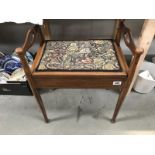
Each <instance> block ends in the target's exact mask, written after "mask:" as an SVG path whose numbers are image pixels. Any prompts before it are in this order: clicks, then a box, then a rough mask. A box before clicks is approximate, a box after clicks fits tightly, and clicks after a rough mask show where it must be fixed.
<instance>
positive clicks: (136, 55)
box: [111, 20, 144, 123]
mask: <svg viewBox="0 0 155 155" xmlns="http://www.w3.org/2000/svg"><path fill="white" fill-rule="evenodd" d="M122 35H123V38H124V42H125V44H126V46H127V47H128V48H129V49H130V50H131V52H132V54H133V58H132V60H131V62H130V66H129V70H128V72H127V73H128V78H127V80H126V82H125V83H124V84H123V86H122V88H121V92H120V95H119V98H118V101H117V104H116V107H115V111H114V114H113V117H112V120H111V121H112V122H113V123H114V122H115V120H116V117H117V115H118V113H119V110H120V108H121V106H122V104H123V102H124V100H125V97H126V95H127V93H128V90H129V88H130V85H131V82H132V80H133V78H134V76H135V71H136V68H137V65H138V63H139V60H140V57H141V55H142V54H143V51H144V50H143V49H138V48H136V46H135V44H134V41H133V39H132V35H131V32H130V29H129V28H127V27H126V26H125V25H124V20H120V23H119V28H118V33H117V35H116V38H115V40H116V43H117V45H118V46H120V40H121V36H122Z"/></svg>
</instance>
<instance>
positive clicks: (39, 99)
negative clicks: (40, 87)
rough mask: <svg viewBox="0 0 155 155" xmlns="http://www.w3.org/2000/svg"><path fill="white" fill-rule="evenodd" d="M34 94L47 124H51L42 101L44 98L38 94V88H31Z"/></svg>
mask: <svg viewBox="0 0 155 155" xmlns="http://www.w3.org/2000/svg"><path fill="white" fill-rule="evenodd" d="M31 90H32V92H33V95H34V96H35V98H36V100H37V103H38V105H39V107H40V110H41V112H42V114H43V116H44V120H45V122H46V123H48V122H49V119H48V117H47V114H46V110H45V107H44V104H43V101H42V98H41V96H40V94H39V93H38V91H37V89H36V88H31Z"/></svg>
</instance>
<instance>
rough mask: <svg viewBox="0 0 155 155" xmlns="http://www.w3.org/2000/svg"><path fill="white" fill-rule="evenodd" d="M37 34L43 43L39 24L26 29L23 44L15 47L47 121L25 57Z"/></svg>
mask: <svg viewBox="0 0 155 155" xmlns="http://www.w3.org/2000/svg"><path fill="white" fill-rule="evenodd" d="M38 34H39V37H40V45H42V44H43V43H44V38H43V35H42V33H41V29H40V27H39V25H36V26H34V27H33V28H32V29H30V30H28V32H27V34H26V39H25V42H24V45H23V46H22V47H19V48H16V53H17V54H18V56H19V58H20V60H21V63H22V65H23V69H24V72H25V75H26V77H27V81H28V83H29V85H30V88H31V90H32V93H33V95H34V96H35V98H36V100H37V103H38V105H39V108H40V110H41V112H42V114H43V116H44V120H45V122H49V120H48V118H47V114H46V111H45V107H44V104H43V101H42V98H41V96H40V94H39V93H38V91H37V89H36V84H35V83H34V81H33V78H32V72H31V69H30V67H29V65H28V62H27V60H26V59H25V53H26V51H27V50H28V49H29V48H30V47H32V45H33V44H34V42H35V40H36V39H37V37H38Z"/></svg>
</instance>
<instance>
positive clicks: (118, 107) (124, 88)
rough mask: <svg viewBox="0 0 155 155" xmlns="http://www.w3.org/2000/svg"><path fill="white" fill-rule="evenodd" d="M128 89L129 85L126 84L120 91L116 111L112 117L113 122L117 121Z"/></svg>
mask: <svg viewBox="0 0 155 155" xmlns="http://www.w3.org/2000/svg"><path fill="white" fill-rule="evenodd" d="M128 89H129V86H126V85H124V86H123V87H122V89H121V92H120V95H119V98H118V101H117V104H116V107H115V111H114V114H113V117H112V119H111V122H112V123H115V121H116V117H117V115H118V113H119V111H120V108H121V105H122V104H123V102H124V99H125V97H126V95H127V93H128Z"/></svg>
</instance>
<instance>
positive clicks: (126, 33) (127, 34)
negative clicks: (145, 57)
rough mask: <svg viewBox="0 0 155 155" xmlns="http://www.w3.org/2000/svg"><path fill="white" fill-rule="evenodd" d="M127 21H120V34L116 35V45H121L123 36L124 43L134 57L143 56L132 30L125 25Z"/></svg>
mask: <svg viewBox="0 0 155 155" xmlns="http://www.w3.org/2000/svg"><path fill="white" fill-rule="evenodd" d="M124 21H125V20H119V27H118V32H117V35H116V43H117V44H118V45H120V40H121V36H122V35H123V39H124V42H125V44H126V46H127V47H128V48H129V49H130V50H131V52H132V54H133V55H136V54H142V53H143V49H137V47H136V45H135V43H134V41H133V38H132V34H131V31H130V29H129V28H128V27H127V26H126V25H125V24H124Z"/></svg>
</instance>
